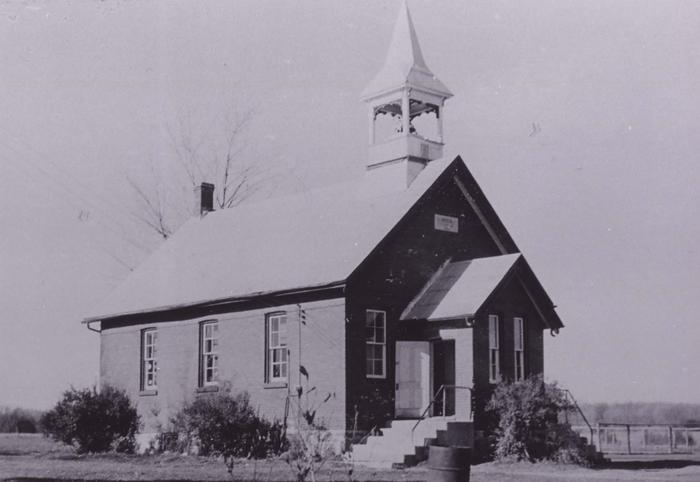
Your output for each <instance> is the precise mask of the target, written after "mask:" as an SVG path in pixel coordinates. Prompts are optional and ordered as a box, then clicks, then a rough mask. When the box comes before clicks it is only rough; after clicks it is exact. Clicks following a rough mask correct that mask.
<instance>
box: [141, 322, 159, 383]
mask: <svg viewBox="0 0 700 482" xmlns="http://www.w3.org/2000/svg"><path fill="white" fill-rule="evenodd" d="M157 342H158V332H157V331H156V330H155V328H150V329H147V330H143V331H142V332H141V390H155V389H156V388H157V387H158V381H157V371H158V358H157V351H156V344H157Z"/></svg>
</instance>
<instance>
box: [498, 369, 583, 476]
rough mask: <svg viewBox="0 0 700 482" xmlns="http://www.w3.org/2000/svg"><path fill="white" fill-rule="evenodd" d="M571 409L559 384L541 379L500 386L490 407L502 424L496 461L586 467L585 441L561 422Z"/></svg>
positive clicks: (539, 377) (531, 378)
mask: <svg viewBox="0 0 700 482" xmlns="http://www.w3.org/2000/svg"><path fill="white" fill-rule="evenodd" d="M571 408H572V407H571V405H570V404H569V403H568V401H567V400H566V397H565V396H564V393H563V392H562V391H561V390H560V389H559V388H557V386H556V383H552V384H548V383H544V381H543V380H542V377H541V376H534V377H530V378H528V379H526V380H523V381H518V382H514V383H506V382H503V383H500V384H499V385H498V386H497V387H496V390H495V392H494V393H493V396H492V397H491V400H490V401H489V403H488V405H487V410H489V411H491V412H494V413H495V415H496V417H497V420H498V426H497V428H496V445H495V456H496V458H497V459H501V460H502V459H515V460H530V461H534V460H542V459H550V460H556V461H559V462H566V463H582V462H583V461H584V460H585V445H584V444H583V442H582V440H581V438H580V437H579V436H578V435H577V434H576V433H574V432H573V431H572V430H571V427H570V426H569V425H566V424H560V423H559V422H558V415H559V413H560V412H561V411H564V410H571Z"/></svg>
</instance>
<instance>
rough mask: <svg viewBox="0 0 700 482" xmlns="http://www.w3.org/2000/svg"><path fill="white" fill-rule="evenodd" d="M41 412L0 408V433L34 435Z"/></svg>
mask: <svg viewBox="0 0 700 482" xmlns="http://www.w3.org/2000/svg"><path fill="white" fill-rule="evenodd" d="M40 415H41V412H39V411H38V410H28V409H24V408H12V409H10V408H0V433H3V432H11V433H36V431H37V430H36V427H37V425H38V422H39V417H40Z"/></svg>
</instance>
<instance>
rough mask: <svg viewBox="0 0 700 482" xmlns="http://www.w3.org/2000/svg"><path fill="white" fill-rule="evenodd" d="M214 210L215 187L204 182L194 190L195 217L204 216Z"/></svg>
mask: <svg viewBox="0 0 700 482" xmlns="http://www.w3.org/2000/svg"><path fill="white" fill-rule="evenodd" d="M213 210H214V185H213V184H209V183H208V182H203V183H202V184H200V185H199V186H196V187H195V188H194V209H193V214H194V215H195V216H204V215H205V214H207V213H208V212H210V211H213Z"/></svg>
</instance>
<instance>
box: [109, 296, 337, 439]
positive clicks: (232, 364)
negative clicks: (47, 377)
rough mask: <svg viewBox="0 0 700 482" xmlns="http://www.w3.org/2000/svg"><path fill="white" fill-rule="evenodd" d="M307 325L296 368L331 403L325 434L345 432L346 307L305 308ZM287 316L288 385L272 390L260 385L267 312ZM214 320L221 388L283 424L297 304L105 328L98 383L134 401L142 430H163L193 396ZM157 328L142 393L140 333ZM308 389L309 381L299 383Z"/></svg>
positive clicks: (325, 412) (295, 354) (294, 378)
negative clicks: (154, 367) (148, 381)
mask: <svg viewBox="0 0 700 482" xmlns="http://www.w3.org/2000/svg"><path fill="white" fill-rule="evenodd" d="M302 308H303V309H304V310H305V311H306V318H307V322H306V325H302V326H301V348H302V349H301V362H302V364H303V365H304V366H305V367H306V369H307V370H308V372H309V374H310V385H311V386H316V387H317V389H316V393H317V394H318V395H317V396H320V397H325V395H326V394H327V393H332V394H334V397H333V398H331V399H330V400H329V402H328V403H327V404H325V405H324V406H323V408H322V410H321V411H320V412H321V413H319V416H320V417H322V418H323V419H324V420H326V421H327V423H328V426H329V428H332V429H344V428H345V425H344V423H345V416H344V415H345V353H344V351H345V348H344V347H345V303H344V301H343V299H334V300H326V301H319V302H310V303H303V304H302ZM277 311H286V312H287V315H288V321H287V329H288V341H287V343H288V348H289V351H290V362H289V375H290V376H289V380H290V382H289V387H288V386H286V385H283V386H280V385H279V384H277V385H275V386H274V387H271V386H270V385H266V384H265V382H264V380H265V378H264V366H265V314H266V313H270V312H277ZM206 320H218V322H219V348H218V356H219V389H220V390H224V389H226V388H229V387H230V389H231V391H232V392H233V393H235V392H240V391H244V390H245V391H247V392H248V393H249V394H250V398H251V402H252V404H253V406H254V407H256V408H257V409H259V411H260V413H261V414H263V415H265V416H266V417H268V418H278V419H281V418H282V417H283V414H284V406H285V398H286V395H287V391H288V389H290V390H292V392H294V387H295V386H296V385H297V384H298V382H299V377H298V373H299V368H298V367H299V322H298V307H297V306H296V305H284V306H275V307H272V308H269V309H258V310H251V311H244V312H236V313H225V314H220V315H216V316H212V317H203V318H196V319H191V320H185V321H162V322H158V323H153V324H137V325H132V326H127V327H119V328H112V329H105V330H103V332H102V335H101V355H100V380H101V383H102V384H111V385H114V386H117V387H121V388H124V389H126V390H127V391H128V393H129V395H130V396H131V397H132V399H133V400H135V401H136V403H137V406H138V409H139V413H140V415H141V416H142V418H143V421H144V427H143V430H142V431H143V432H148V433H153V432H159V431H162V430H168V425H169V419H170V417H171V416H172V414H173V413H175V412H176V411H177V410H178V409H179V408H180V407H181V406H182V404H183V403H184V402H186V401H188V400H192V399H193V398H194V397H196V396H203V394H201V393H198V390H197V388H198V381H199V377H198V373H199V324H200V322H202V321H206ZM144 328H156V329H157V330H158V345H157V348H158V389H157V393H156V394H145V393H141V392H140V349H141V331H142V330H143V329H144ZM303 383H304V384H306V379H305V378H303Z"/></svg>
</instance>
